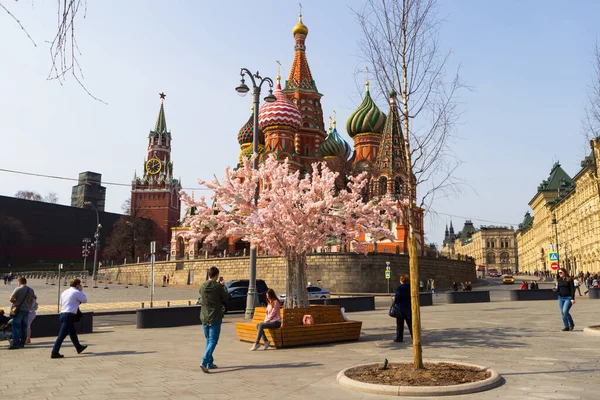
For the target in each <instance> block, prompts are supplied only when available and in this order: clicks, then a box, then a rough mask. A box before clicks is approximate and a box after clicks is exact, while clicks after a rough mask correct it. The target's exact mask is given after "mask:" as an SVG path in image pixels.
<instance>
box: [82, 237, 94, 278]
mask: <svg viewBox="0 0 600 400" xmlns="http://www.w3.org/2000/svg"><path fill="white" fill-rule="evenodd" d="M81 242H82V243H83V245H82V246H81V255H82V256H83V273H84V274H85V276H86V280H87V276H88V273H87V269H86V262H87V258H88V256H89V255H90V246H92V245H91V243H92V240H91V239H90V238H83V239H82V240H81ZM84 285H85V281H84ZM84 287H87V285H86V286H84Z"/></svg>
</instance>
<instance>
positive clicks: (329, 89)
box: [0, 0, 600, 243]
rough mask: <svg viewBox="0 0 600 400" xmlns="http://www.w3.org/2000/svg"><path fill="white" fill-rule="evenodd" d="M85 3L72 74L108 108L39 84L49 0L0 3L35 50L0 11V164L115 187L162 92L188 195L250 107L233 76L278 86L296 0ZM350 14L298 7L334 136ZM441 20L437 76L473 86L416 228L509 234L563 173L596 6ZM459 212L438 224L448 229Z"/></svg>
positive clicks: (463, 96) (478, 7)
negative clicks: (447, 193) (440, 189)
mask: <svg viewBox="0 0 600 400" xmlns="http://www.w3.org/2000/svg"><path fill="white" fill-rule="evenodd" d="M87 3H88V4H87V6H88V7H87V15H86V18H85V19H83V18H79V19H78V21H77V40H78V42H79V46H80V49H81V51H82V53H83V55H82V56H81V57H80V63H81V65H82V68H83V71H84V75H85V81H84V82H85V84H86V86H87V88H88V89H89V90H90V91H91V92H93V93H94V95H96V96H98V97H100V98H101V99H102V100H104V101H106V102H107V103H108V105H104V104H102V103H99V102H97V101H94V100H93V99H91V98H90V97H88V96H87V95H86V94H85V92H84V91H83V90H81V89H80V88H79V87H78V86H77V84H76V83H75V81H74V80H73V79H67V81H66V82H65V83H64V84H63V85H60V84H59V83H58V82H49V81H46V76H47V75H48V72H49V69H50V58H49V51H48V45H47V43H46V41H48V40H51V39H52V37H53V35H54V33H55V29H56V9H55V5H56V3H55V2H52V1H47V2H39V1H38V2H34V3H33V5H32V3H31V2H25V1H21V2H16V3H15V2H12V1H3V4H5V5H6V6H7V7H9V9H10V10H11V11H12V12H13V13H14V14H15V15H17V16H18V18H19V19H20V20H21V22H22V23H23V24H24V26H25V27H26V28H27V30H28V31H29V33H30V34H31V35H32V37H33V38H34V40H35V41H36V43H37V44H38V46H37V47H34V46H33V45H32V44H31V42H30V41H29V39H28V38H27V37H26V35H25V34H23V33H22V32H21V30H20V29H19V27H18V26H17V25H16V23H15V22H14V21H13V20H11V19H10V18H9V17H8V15H6V14H5V13H3V12H2V11H0V37H2V38H3V40H1V41H0V54H2V61H1V62H0V76H2V77H3V79H2V84H1V86H0V87H1V88H2V93H1V95H0V118H2V128H0V129H1V133H0V135H1V136H2V143H3V145H2V149H3V151H2V157H1V158H0V168H4V169H13V170H20V171H29V172H36V173H44V174H50V175H58V176H67V177H73V178H76V177H77V174H78V173H79V172H81V171H86V170H91V171H95V172H99V173H101V174H102V178H103V181H107V182H121V183H129V182H130V181H131V178H132V176H133V170H134V169H137V170H138V171H141V169H142V166H143V165H142V162H143V160H144V157H145V154H146V146H147V134H148V131H149V130H150V129H152V128H153V127H154V123H155V120H156V116H157V113H158V109H159V105H160V101H159V97H158V93H159V92H161V91H164V92H165V93H166V94H167V99H166V102H165V111H166V118H167V126H168V128H169V129H170V130H171V132H172V135H173V139H174V140H173V154H172V159H173V161H174V169H175V175H176V176H181V178H182V180H183V185H184V187H197V184H196V180H197V178H203V179H210V178H211V177H212V175H213V174H216V175H217V176H219V175H221V174H222V172H223V169H224V167H225V166H226V165H228V164H229V165H231V164H234V163H236V162H237V158H238V154H239V145H238V143H237V140H236V137H237V132H238V130H239V129H240V127H241V126H242V125H243V124H244V123H245V122H246V120H247V119H248V116H249V113H250V106H251V98H250V96H247V97H245V98H240V97H239V96H238V95H237V94H236V92H235V91H234V88H235V86H236V85H237V84H238V82H239V75H238V74H239V68H240V67H247V68H250V69H252V70H259V71H260V72H261V73H262V74H264V75H269V76H271V77H273V78H274V77H275V76H276V74H277V65H276V63H275V60H281V62H282V75H283V76H284V78H285V77H287V75H288V73H289V70H290V67H291V63H292V60H293V57H294V40H293V37H292V34H291V29H292V27H293V26H294V25H295V23H296V21H297V13H298V6H297V3H296V2H294V1H274V0H273V1H256V2H255V3H252V4H256V6H255V7H251V6H250V3H247V2H243V1H238V0H232V1H229V2H207V1H168V2H167V1H157V0H143V1H142V0H128V1H117V0H106V1H95V0H90V1H88V2H87ZM362 3H363V2H362V1H358V0H351V1H333V0H328V1H326V2H325V1H317V0H306V1H304V2H303V6H304V10H303V14H304V22H305V24H306V25H307V26H308V28H309V31H310V32H309V35H308V38H307V42H306V45H307V56H308V60H309V64H310V67H311V70H312V74H313V77H314V79H315V80H316V83H317V87H318V88H319V91H320V92H321V93H323V94H324V97H323V101H322V104H323V107H324V112H325V115H326V116H328V115H331V114H332V111H333V110H336V111H337V115H338V119H339V121H340V123H339V124H338V127H341V128H342V129H339V130H341V131H342V132H341V133H342V134H343V135H345V132H344V129H343V127H344V126H345V120H346V118H347V117H348V115H349V114H350V113H351V112H352V111H353V110H354V108H355V107H356V106H357V105H358V103H359V102H360V100H361V96H362V93H361V91H362V87H363V86H362V80H363V78H362V77H359V78H358V80H359V81H360V83H359V84H358V85H356V82H355V79H356V77H355V71H356V70H362V69H363V68H364V63H362V62H361V59H360V54H359V48H358V45H357V42H358V40H359V38H360V29H359V26H358V25H357V24H356V21H355V19H354V17H353V14H352V11H351V10H350V7H360V6H361V4H362ZM440 14H441V15H443V16H446V18H445V19H446V22H445V24H444V25H443V26H442V29H441V40H442V44H443V47H444V48H446V49H448V50H452V57H451V59H450V61H449V65H448V72H449V73H452V72H453V71H454V70H455V69H456V68H457V67H458V66H459V65H460V68H461V70H460V71H461V77H462V79H463V80H464V81H465V83H466V84H467V85H469V86H470V88H471V90H465V91H463V92H461V93H460V100H461V102H462V111H463V114H462V117H461V123H460V125H458V126H457V132H456V133H457V136H458V139H457V140H455V141H454V143H453V145H452V147H453V150H454V152H455V153H456V155H457V156H458V158H459V159H461V160H462V161H463V165H462V166H461V167H460V168H459V170H458V171H457V177H458V178H460V179H462V180H464V181H465V182H466V183H467V184H468V185H467V186H465V187H464V188H463V191H462V192H461V193H460V194H457V195H455V196H453V197H452V198H447V199H442V200H440V201H438V202H436V203H435V204H434V209H435V210H436V211H437V212H438V213H440V215H439V216H437V217H435V216H433V217H429V218H427V220H426V237H427V239H428V240H429V241H435V242H437V243H440V241H441V239H442V238H443V230H444V224H445V223H446V222H449V221H450V219H451V217H449V216H447V215H444V214H451V215H455V216H461V217H467V218H471V219H473V220H474V222H475V224H476V225H480V224H491V222H488V221H494V222H498V223H502V222H503V223H508V224H511V223H512V224H516V223H518V222H520V221H521V220H522V217H523V214H524V213H525V211H527V209H528V206H527V203H528V202H529V200H530V199H531V198H532V197H533V195H534V194H535V191H536V188H537V185H538V184H539V183H540V182H541V181H542V180H543V179H545V178H546V177H547V176H548V173H549V172H550V169H551V167H552V164H553V163H554V162H555V161H557V160H560V162H561V164H562V165H563V167H564V169H565V170H566V171H567V172H568V173H569V174H571V175H574V174H575V173H576V172H577V170H578V168H579V162H580V161H581V159H582V158H583V156H584V145H585V140H584V137H583V135H582V133H581V118H582V116H583V109H584V107H585V105H586V103H587V96H586V89H587V86H588V85H589V84H590V83H591V79H592V64H591V60H592V53H593V48H594V43H595V42H596V39H597V37H598V30H599V25H598V23H597V15H600V2H595V1H578V2H571V3H569V4H568V5H567V4H565V3H564V1H550V0H545V1H542V0H538V1H527V2H523V1H508V0H507V1H483V0H481V1H477V0H455V1H448V0H446V1H443V0H441V1H440ZM357 86H358V88H359V90H357ZM380 107H381V108H382V109H383V110H384V111H385V112H387V107H386V106H385V105H383V104H380ZM345 137H346V138H347V139H348V137H347V136H345ZM348 140H349V141H350V139H348ZM73 184H74V183H73V182H68V181H58V180H51V179H43V178H37V177H25V176H20V175H14V174H9V173H4V172H0V195H6V196H12V195H14V194H15V193H16V192H17V191H18V190H21V189H30V190H35V191H38V192H40V193H41V194H43V195H45V194H47V193H48V192H51V191H52V192H56V193H57V194H58V197H59V200H60V203H61V204H70V194H71V186H72V185H73ZM128 197H129V189H128V188H127V187H119V186H107V199H106V205H107V211H113V212H119V211H120V206H121V204H122V203H123V201H124V200H125V199H127V198H128ZM461 217H452V220H453V222H454V226H455V228H457V229H460V228H461V227H462V224H463V222H464V218H461ZM483 220H484V221H483Z"/></svg>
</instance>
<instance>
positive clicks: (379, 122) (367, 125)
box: [346, 86, 386, 138]
mask: <svg viewBox="0 0 600 400" xmlns="http://www.w3.org/2000/svg"><path fill="white" fill-rule="evenodd" d="M385 119H386V116H385V114H384V113H383V112H381V111H380V110H379V108H377V106H376V105H375V103H374V102H373V99H372V98H371V94H370V93H369V88H368V86H367V92H366V94H365V98H364V99H363V101H362V103H360V106H358V108H357V109H356V111H354V112H353V113H352V114H350V117H348V121H347V122H346V131H347V132H348V135H350V137H352V138H353V137H354V136H356V135H358V134H361V133H381V132H383V127H384V125H385Z"/></svg>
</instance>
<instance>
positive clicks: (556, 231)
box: [552, 213, 560, 267]
mask: <svg viewBox="0 0 600 400" xmlns="http://www.w3.org/2000/svg"><path fill="white" fill-rule="evenodd" d="M552 225H554V235H555V237H556V255H557V256H558V261H557V263H558V266H559V267H560V252H559V250H558V247H559V246H558V223H557V222H556V213H554V214H553V215H552Z"/></svg>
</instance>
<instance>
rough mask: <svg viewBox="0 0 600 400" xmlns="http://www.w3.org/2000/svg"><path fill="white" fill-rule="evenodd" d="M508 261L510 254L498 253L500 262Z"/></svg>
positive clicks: (505, 262)
mask: <svg viewBox="0 0 600 400" xmlns="http://www.w3.org/2000/svg"><path fill="white" fill-rule="evenodd" d="M509 262H510V254H508V253H507V252H504V253H502V254H500V263H501V264H508V263H509Z"/></svg>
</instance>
